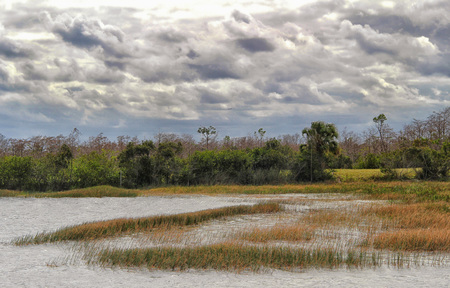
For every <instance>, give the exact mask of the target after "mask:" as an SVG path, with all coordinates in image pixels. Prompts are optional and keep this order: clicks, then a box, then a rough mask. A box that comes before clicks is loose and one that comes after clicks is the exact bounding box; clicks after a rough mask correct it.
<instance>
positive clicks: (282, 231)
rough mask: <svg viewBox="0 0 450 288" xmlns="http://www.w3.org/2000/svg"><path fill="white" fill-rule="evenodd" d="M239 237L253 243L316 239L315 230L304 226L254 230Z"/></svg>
mask: <svg viewBox="0 0 450 288" xmlns="http://www.w3.org/2000/svg"><path fill="white" fill-rule="evenodd" d="M238 237H239V238H240V239H242V240H246V241H251V242H261V243H266V242H269V241H291V242H294V241H309V240H311V239H312V238H313V237H314V229H313V228H312V227H308V226H306V227H305V226H303V225H298V224H297V225H288V226H281V227H279V226H277V227H271V228H257V227H255V228H253V229H251V230H250V231H244V232H242V233H241V234H240V235H238Z"/></svg>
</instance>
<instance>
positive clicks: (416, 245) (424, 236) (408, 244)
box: [373, 229, 450, 252]
mask: <svg viewBox="0 0 450 288" xmlns="http://www.w3.org/2000/svg"><path fill="white" fill-rule="evenodd" d="M373 243H374V244H373V245H374V247H375V248H376V249H389V250H394V251H440V252H450V230H449V229H408V230H400V231H393V232H385V233H381V234H379V235H377V236H375V238H374V242H373Z"/></svg>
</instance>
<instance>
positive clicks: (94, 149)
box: [0, 107, 450, 191]
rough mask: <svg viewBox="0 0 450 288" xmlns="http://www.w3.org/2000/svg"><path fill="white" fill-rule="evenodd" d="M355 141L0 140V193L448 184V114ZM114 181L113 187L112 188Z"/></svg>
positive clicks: (311, 134) (324, 126)
mask: <svg viewBox="0 0 450 288" xmlns="http://www.w3.org/2000/svg"><path fill="white" fill-rule="evenodd" d="M372 120H373V123H374V125H373V126H371V127H370V128H369V129H368V130H366V131H364V132H363V133H361V134H358V133H355V132H351V131H350V132H348V131H347V130H344V131H342V133H340V134H341V137H340V138H339V137H338V136H339V134H338V131H337V128H336V126H335V125H334V124H331V123H325V122H322V121H317V122H312V123H311V126H310V127H306V128H304V129H303V130H302V131H301V132H302V135H300V134H298V133H297V134H294V135H289V134H287V135H281V136H279V137H277V138H270V139H268V138H267V137H266V131H265V130H264V129H263V128H260V129H258V130H257V131H255V132H253V133H249V134H248V135H247V136H244V137H238V138H231V137H229V136H226V137H224V138H223V140H222V141H216V137H217V130H216V128H215V127H213V126H209V127H200V128H199V129H198V130H197V132H198V133H200V134H201V135H202V141H199V142H197V141H195V140H194V137H193V136H192V135H188V134H183V135H177V134H173V133H158V134H156V135H155V137H154V139H155V142H154V141H151V140H145V141H141V140H139V139H138V138H137V137H134V138H131V137H129V136H119V137H117V140H116V141H111V140H109V139H108V138H107V137H106V136H105V135H103V134H102V133H100V134H98V135H97V136H94V137H89V138H88V140H86V141H80V137H79V136H80V135H81V133H80V131H78V130H77V129H74V130H73V131H72V132H71V133H70V134H69V135H68V136H62V135H58V136H56V137H48V136H34V137H31V138H28V139H8V138H6V137H5V136H3V135H2V134H0V188H1V189H5V188H7V189H27V190H33V191H46V190H64V189H69V188H82V187H87V186H92V185H100V184H109V185H116V186H119V185H121V184H122V185H123V186H125V187H144V186H157V185H201V184H219V183H223V184H232V183H234V184H253V185H256V184H280V183H292V182H305V181H308V182H309V181H322V180H326V179H330V178H331V177H332V174H331V173H330V171H331V170H330V169H336V168H372V169H373V168H381V169H382V172H384V173H385V175H386V176H387V177H402V176H403V175H404V174H402V172H400V173H399V172H398V171H399V170H398V168H411V169H415V170H416V174H417V177H418V178H420V179H448V177H449V169H450V167H449V166H450V127H449V125H450V123H449V122H450V108H449V107H447V108H445V109H443V110H441V111H438V112H433V113H432V115H430V116H429V117H427V118H426V119H424V120H417V119H413V120H412V122H411V123H410V124H407V125H405V126H404V128H403V129H402V130H401V131H399V132H398V133H394V132H393V130H392V129H391V128H390V127H389V125H388V124H387V121H388V119H387V117H386V115H385V114H380V115H378V116H377V117H374V118H373V119H372ZM121 180H122V181H121Z"/></svg>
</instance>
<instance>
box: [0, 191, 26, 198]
mask: <svg viewBox="0 0 450 288" xmlns="http://www.w3.org/2000/svg"><path fill="white" fill-rule="evenodd" d="M22 196H25V193H23V192H21V191H13V190H3V189H2V190H0V197H22Z"/></svg>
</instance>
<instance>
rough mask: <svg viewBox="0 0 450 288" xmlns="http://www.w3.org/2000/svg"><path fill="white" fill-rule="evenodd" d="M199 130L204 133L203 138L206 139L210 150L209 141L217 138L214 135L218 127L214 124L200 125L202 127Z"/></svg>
mask: <svg viewBox="0 0 450 288" xmlns="http://www.w3.org/2000/svg"><path fill="white" fill-rule="evenodd" d="M197 132H198V133H200V134H202V135H203V138H204V139H205V141H206V150H208V149H209V141H210V140H211V139H215V137H214V135H216V134H217V131H216V128H215V127H213V126H209V127H200V128H198V130H197Z"/></svg>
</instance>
